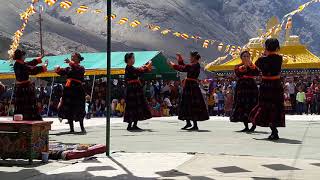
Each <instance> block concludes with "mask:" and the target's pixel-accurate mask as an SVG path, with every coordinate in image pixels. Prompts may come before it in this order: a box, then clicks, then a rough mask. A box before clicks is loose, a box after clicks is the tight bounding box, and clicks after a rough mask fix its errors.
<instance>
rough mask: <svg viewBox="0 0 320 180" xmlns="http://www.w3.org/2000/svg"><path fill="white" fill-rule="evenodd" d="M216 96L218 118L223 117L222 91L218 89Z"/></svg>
mask: <svg viewBox="0 0 320 180" xmlns="http://www.w3.org/2000/svg"><path fill="white" fill-rule="evenodd" d="M217 96H218V116H223V115H224V112H223V111H224V95H223V92H222V89H221V88H219V89H218V92H217Z"/></svg>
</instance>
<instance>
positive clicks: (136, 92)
mask: <svg viewBox="0 0 320 180" xmlns="http://www.w3.org/2000/svg"><path fill="white" fill-rule="evenodd" d="M149 71H150V70H149V69H148V68H147V67H146V66H142V67H140V68H135V67H133V66H130V65H127V67H126V69H125V80H126V83H127V91H126V98H125V101H126V107H125V112H124V122H126V123H129V124H130V123H134V122H138V121H143V120H147V119H150V118H152V116H151V112H150V110H149V107H148V103H147V100H146V98H145V96H144V91H143V87H142V85H141V82H140V80H139V77H140V76H141V75H142V74H143V73H145V72H149Z"/></svg>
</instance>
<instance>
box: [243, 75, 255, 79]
mask: <svg viewBox="0 0 320 180" xmlns="http://www.w3.org/2000/svg"><path fill="white" fill-rule="evenodd" d="M254 78H255V77H254V76H242V77H240V79H254Z"/></svg>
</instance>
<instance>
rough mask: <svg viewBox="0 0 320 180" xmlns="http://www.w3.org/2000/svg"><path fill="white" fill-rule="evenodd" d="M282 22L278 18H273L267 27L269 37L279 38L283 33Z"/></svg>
mask: <svg viewBox="0 0 320 180" xmlns="http://www.w3.org/2000/svg"><path fill="white" fill-rule="evenodd" d="M280 28H281V27H280V22H279V19H278V18H277V17H276V16H272V17H271V18H270V19H269V20H268V22H267V25H266V31H267V34H269V37H272V38H278V37H279V35H280V32H281V29H280Z"/></svg>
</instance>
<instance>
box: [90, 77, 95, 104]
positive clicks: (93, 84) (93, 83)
mask: <svg viewBox="0 0 320 180" xmlns="http://www.w3.org/2000/svg"><path fill="white" fill-rule="evenodd" d="M95 82H96V75H94V76H93V82H92V89H91V94H90V102H92V96H93V92H94V86H95Z"/></svg>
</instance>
